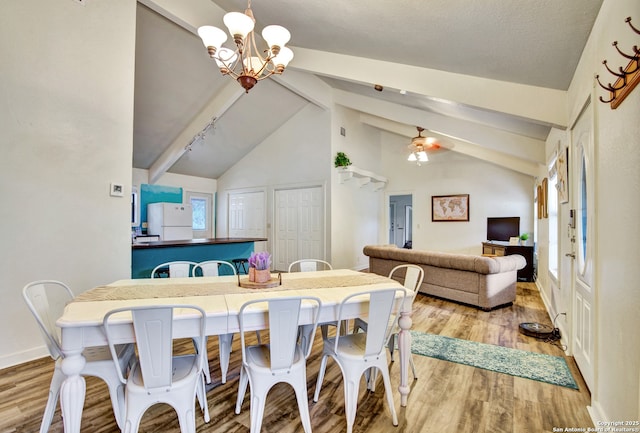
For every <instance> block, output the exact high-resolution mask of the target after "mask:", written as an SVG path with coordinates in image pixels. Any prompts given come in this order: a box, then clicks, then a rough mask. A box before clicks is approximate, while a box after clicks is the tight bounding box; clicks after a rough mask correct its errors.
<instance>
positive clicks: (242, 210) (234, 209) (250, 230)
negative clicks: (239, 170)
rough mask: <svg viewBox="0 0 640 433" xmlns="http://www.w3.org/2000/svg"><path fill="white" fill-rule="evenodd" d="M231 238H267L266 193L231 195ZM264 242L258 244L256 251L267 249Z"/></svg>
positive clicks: (235, 193) (234, 193)
mask: <svg viewBox="0 0 640 433" xmlns="http://www.w3.org/2000/svg"><path fill="white" fill-rule="evenodd" d="M228 209H229V216H228V221H229V237H232V238H266V237H267V236H266V214H265V198H264V191H254V192H233V193H229V207H228ZM263 244H264V242H256V243H255V244H254V249H255V250H256V251H262V250H264V249H265V247H266V246H265V245H263Z"/></svg>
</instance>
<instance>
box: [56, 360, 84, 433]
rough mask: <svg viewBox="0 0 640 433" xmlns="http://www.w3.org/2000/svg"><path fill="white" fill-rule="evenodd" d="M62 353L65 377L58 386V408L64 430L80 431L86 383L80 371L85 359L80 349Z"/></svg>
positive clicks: (67, 432)
mask: <svg viewBox="0 0 640 433" xmlns="http://www.w3.org/2000/svg"><path fill="white" fill-rule="evenodd" d="M64 355H65V358H64V359H63V360H62V372H63V373H64V374H65V375H66V376H67V378H66V379H65V380H64V382H63V383H62V387H61V388H60V410H61V411H62V421H63V423H64V431H65V433H80V423H81V422H82V407H83V406H84V396H85V392H86V383H85V380H84V377H82V376H80V372H81V371H82V369H83V368H84V365H85V359H84V356H82V350H78V351H72V352H71V351H65V353H64Z"/></svg>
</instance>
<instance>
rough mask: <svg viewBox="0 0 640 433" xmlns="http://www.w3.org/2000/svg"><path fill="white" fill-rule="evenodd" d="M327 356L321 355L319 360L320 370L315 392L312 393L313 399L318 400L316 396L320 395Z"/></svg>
mask: <svg viewBox="0 0 640 433" xmlns="http://www.w3.org/2000/svg"><path fill="white" fill-rule="evenodd" d="M327 357H328V355H326V354H325V355H322V360H321V361H320V371H319V372H318V380H317V381H316V392H315V393H314V394H313V401H315V402H316V403H317V402H318V397H320V388H322V381H323V380H324V371H325V369H326V368H327Z"/></svg>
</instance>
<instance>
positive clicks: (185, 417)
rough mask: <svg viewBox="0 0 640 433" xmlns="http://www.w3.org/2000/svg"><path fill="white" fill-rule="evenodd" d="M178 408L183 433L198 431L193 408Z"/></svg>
mask: <svg viewBox="0 0 640 433" xmlns="http://www.w3.org/2000/svg"><path fill="white" fill-rule="evenodd" d="M175 409H176V413H177V414H178V422H179V424H180V432H181V433H196V418H195V416H194V413H193V410H180V409H178V408H175Z"/></svg>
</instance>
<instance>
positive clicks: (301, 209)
mask: <svg viewBox="0 0 640 433" xmlns="http://www.w3.org/2000/svg"><path fill="white" fill-rule="evenodd" d="M274 213H275V221H274V222H275V224H274V226H275V233H274V238H275V245H274V247H273V249H274V250H273V254H274V257H275V259H274V267H275V269H276V270H280V271H285V270H287V269H288V268H289V264H290V263H292V262H294V261H296V260H299V259H324V258H325V257H324V256H325V251H324V237H325V235H324V190H323V188H322V187H321V186H317V187H309V188H292V189H279V190H276V192H275V204H274Z"/></svg>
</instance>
